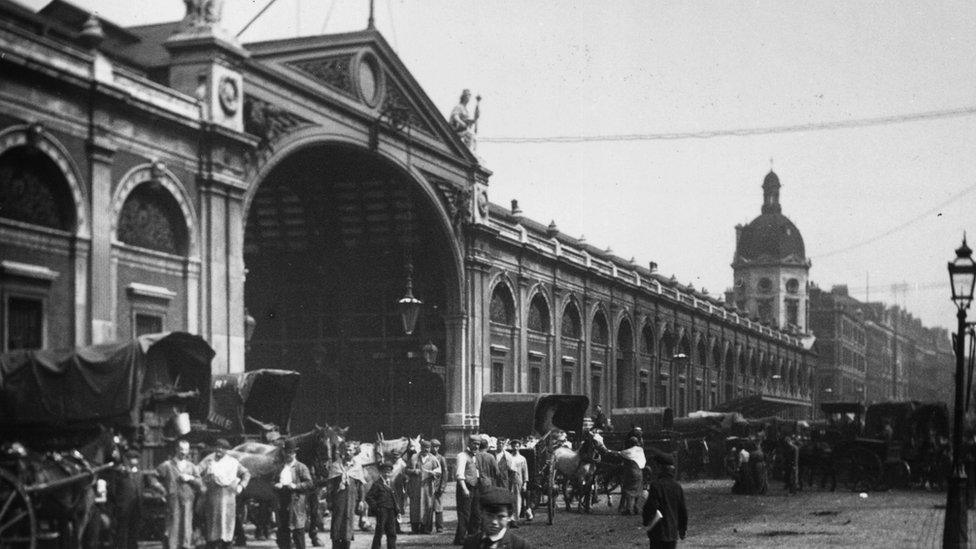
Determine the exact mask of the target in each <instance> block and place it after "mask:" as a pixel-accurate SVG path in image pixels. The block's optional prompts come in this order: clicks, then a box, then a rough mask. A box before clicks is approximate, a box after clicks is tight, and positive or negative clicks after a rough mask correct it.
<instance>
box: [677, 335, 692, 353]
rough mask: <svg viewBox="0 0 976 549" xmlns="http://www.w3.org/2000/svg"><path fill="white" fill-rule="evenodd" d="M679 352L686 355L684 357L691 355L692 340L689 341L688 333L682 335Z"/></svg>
mask: <svg viewBox="0 0 976 549" xmlns="http://www.w3.org/2000/svg"><path fill="white" fill-rule="evenodd" d="M678 354H682V355H685V356H684V357H682V358H689V357H691V342H690V341H688V334H685V335H683V336H681V341H680V342H679V343H678Z"/></svg>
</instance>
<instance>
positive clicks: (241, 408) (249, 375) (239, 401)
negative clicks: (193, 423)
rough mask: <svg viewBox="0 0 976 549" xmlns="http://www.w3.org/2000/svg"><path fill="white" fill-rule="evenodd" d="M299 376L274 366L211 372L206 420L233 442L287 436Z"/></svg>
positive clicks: (222, 435)
mask: <svg viewBox="0 0 976 549" xmlns="http://www.w3.org/2000/svg"><path fill="white" fill-rule="evenodd" d="M300 379H301V374H299V373H298V372H295V371H292V370H274V369H263V370H253V371H249V372H239V373H235V374H217V375H214V376H213V383H212V385H211V390H212V393H213V396H212V399H211V403H210V411H209V413H208V415H207V421H208V423H209V424H210V426H211V427H213V428H215V429H216V430H217V433H218V434H219V436H221V437H224V438H227V439H228V440H231V441H233V442H235V443H239V442H243V441H245V440H259V441H261V442H267V441H269V439H273V438H274V437H275V436H278V435H288V434H289V433H290V432H291V412H292V403H293V402H294V400H295V396H296V394H297V393H298V384H299V381H300Z"/></svg>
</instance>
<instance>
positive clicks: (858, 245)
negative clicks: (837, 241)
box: [810, 185, 976, 259]
mask: <svg viewBox="0 0 976 549" xmlns="http://www.w3.org/2000/svg"><path fill="white" fill-rule="evenodd" d="M974 190H976V185H970V186H969V187H966V188H965V189H963V190H962V191H959V192H958V193H956V194H954V195H952V196H951V197H949V199H947V200H945V201H944V202H940V203H939V204H938V205H936V206H934V207H932V208H929V209H928V210H925V211H924V212H922V213H920V214H919V215H917V216H915V217H913V218H911V219H909V220H908V221H904V222H902V223H899V224H898V225H895V226H894V227H891V228H890V229H888V230H886V231H884V232H882V233H879V234H876V235H874V236H872V237H871V238H868V239H866V240H862V241H860V242H857V243H854V244H851V245H849V246H844V247H843V248H837V249H835V250H831V251H829V252H824V253H822V254H815V255H812V256H810V257H811V259H823V258H825V257H831V256H835V255H839V254H842V253H845V252H849V251H851V250H856V249H858V248H861V247H863V246H867V245H868V244H873V243H875V242H877V241H879V240H881V239H882V238H885V237H887V236H891V235H892V234H894V233H896V232H898V231H900V230H902V229H904V228H906V227H909V226H911V225H914V224H915V223H917V222H919V221H921V220H923V219H925V218H927V217H929V216H930V215H932V214H934V213H936V212H938V211H939V210H941V209H942V208H945V207H946V206H948V205H950V204H952V203H954V202H955V201H956V200H959V199H960V198H962V197H963V196H965V195H967V194H969V193H971V192H973V191H974Z"/></svg>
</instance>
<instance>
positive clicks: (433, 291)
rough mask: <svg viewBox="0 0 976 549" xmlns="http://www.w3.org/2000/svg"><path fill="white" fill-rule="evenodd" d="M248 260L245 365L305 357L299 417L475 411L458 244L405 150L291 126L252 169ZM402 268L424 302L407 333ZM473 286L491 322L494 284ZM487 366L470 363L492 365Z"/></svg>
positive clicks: (396, 427)
mask: <svg viewBox="0 0 976 549" xmlns="http://www.w3.org/2000/svg"><path fill="white" fill-rule="evenodd" d="M244 261H245V265H246V267H247V278H246V280H245V287H244V302H245V304H246V306H247V309H248V312H249V313H250V314H251V315H252V316H253V317H254V318H255V320H256V321H257V325H256V327H255V330H254V335H253V338H252V340H251V343H250V345H249V348H248V352H247V355H246V364H247V369H256V368H261V367H266V365H267V364H269V363H278V364H280V363H287V364H294V365H296V367H298V368H299V369H301V371H302V374H303V378H302V384H301V386H300V394H299V396H298V398H297V400H296V403H295V409H296V417H295V421H294V423H295V427H296V428H305V427H309V426H311V425H313V424H314V423H315V422H319V423H322V422H329V423H332V424H335V423H340V424H344V425H349V426H350V428H351V429H352V431H351V432H352V433H353V434H354V436H360V437H372V436H375V433H376V432H378V431H383V432H389V433H408V432H409V433H418V432H419V433H424V435H425V436H429V435H440V434H441V427H442V426H443V425H444V424H445V416H446V415H447V420H448V421H447V422H448V423H450V422H451V421H454V418H456V417H458V416H459V415H460V414H463V413H465V412H470V409H471V407H472V406H473V402H472V400H471V399H472V398H473V397H474V396H475V395H474V394H473V393H472V392H471V389H470V388H471V387H474V386H476V383H474V382H473V380H472V379H471V378H470V377H469V376H470V375H472V373H471V372H468V371H467V369H466V365H467V364H468V363H469V362H468V361H469V357H467V356H466V355H465V353H464V349H465V348H466V347H465V346H464V326H465V320H466V318H465V310H464V307H463V303H464V293H463V291H464V288H465V285H464V270H463V264H462V262H461V252H460V244H459V242H458V240H457V236H456V235H455V233H454V230H453V228H452V225H451V223H450V220H449V216H448V215H447V212H446V211H445V209H444V205H443V203H442V202H441V201H440V199H439V197H438V193H437V191H436V190H434V189H433V187H432V186H431V185H430V183H429V182H428V181H427V180H425V179H424V177H423V176H422V175H421V174H420V173H419V171H418V170H416V169H415V168H414V167H413V166H412V165H411V164H410V162H409V160H408V159H407V158H406V157H405V156H404V157H400V156H396V155H393V154H388V151H387V148H381V149H380V151H379V152H374V151H371V150H369V148H368V146H367V144H366V143H365V142H363V140H362V139H357V138H356V137H355V136H350V135H339V134H335V133H333V132H329V131H326V130H324V129H323V128H309V129H303V130H299V131H296V132H294V133H293V134H290V135H289V136H288V137H287V138H285V139H284V140H283V141H282V142H280V143H277V144H276V147H275V154H274V156H272V157H271V158H270V159H269V160H268V161H267V162H266V163H265V164H263V165H262V166H261V167H260V169H259V170H257V172H256V173H255V174H254V175H253V176H252V177H251V178H250V181H249V188H248V191H247V193H246V195H245V231H244ZM408 277H409V279H410V282H411V283H412V293H413V295H414V296H415V297H416V298H417V299H419V300H420V301H422V306H421V308H420V314H419V318H418V320H417V323H416V326H415V328H414V330H413V331H411V332H407V331H406V330H405V329H404V327H403V325H402V321H401V317H400V314H399V312H398V310H397V303H398V301H399V300H400V299H401V298H402V297H403V296H404V295H405V291H406V290H405V287H406V285H407V280H408ZM481 291H485V292H486V295H472V296H470V299H471V300H472V301H473V302H477V303H479V307H477V308H476V309H475V310H477V311H479V312H484V313H485V316H484V317H483V318H482V319H479V322H488V321H489V319H488V308H489V306H490V299H491V289H490V288H489V289H487V290H480V291H479V294H480V292H481ZM512 301H513V302H514V298H513V300H512ZM512 317H513V323H514V317H515V315H514V314H513V315H512ZM507 331H508V332H509V338H508V340H507V343H508V344H507V345H506V346H505V347H506V349H505V354H506V361H511V360H512V358H511V354H512V353H513V352H515V351H516V349H514V347H513V345H512V341H513V340H512V338H511V335H510V332H511V330H507ZM428 342H430V343H432V344H433V346H434V347H436V348H437V350H438V352H437V353H436V357H434V358H433V359H431V358H429V354H428V353H425V352H423V351H424V349H425V347H426V344H427V343H428ZM480 348H481V349H484V347H480ZM484 351H485V353H486V355H487V353H488V349H484ZM488 358H489V357H488V356H485V357H484V359H488ZM482 364H483V367H484V370H483V371H482V372H477V373H473V374H474V375H481V374H486V372H487V370H488V369H489V368H490V366H489V365H486V364H484V363H482ZM482 379H483V380H484V377H483V378H482ZM364 394H369V395H372V398H371V399H363V398H362V395H364ZM448 412H450V413H448Z"/></svg>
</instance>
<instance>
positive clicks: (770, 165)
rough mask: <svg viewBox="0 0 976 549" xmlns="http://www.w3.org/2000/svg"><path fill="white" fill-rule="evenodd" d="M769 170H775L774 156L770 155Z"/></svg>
mask: <svg viewBox="0 0 976 549" xmlns="http://www.w3.org/2000/svg"><path fill="white" fill-rule="evenodd" d="M769 171H773V157H772V156H770V157H769Z"/></svg>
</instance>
